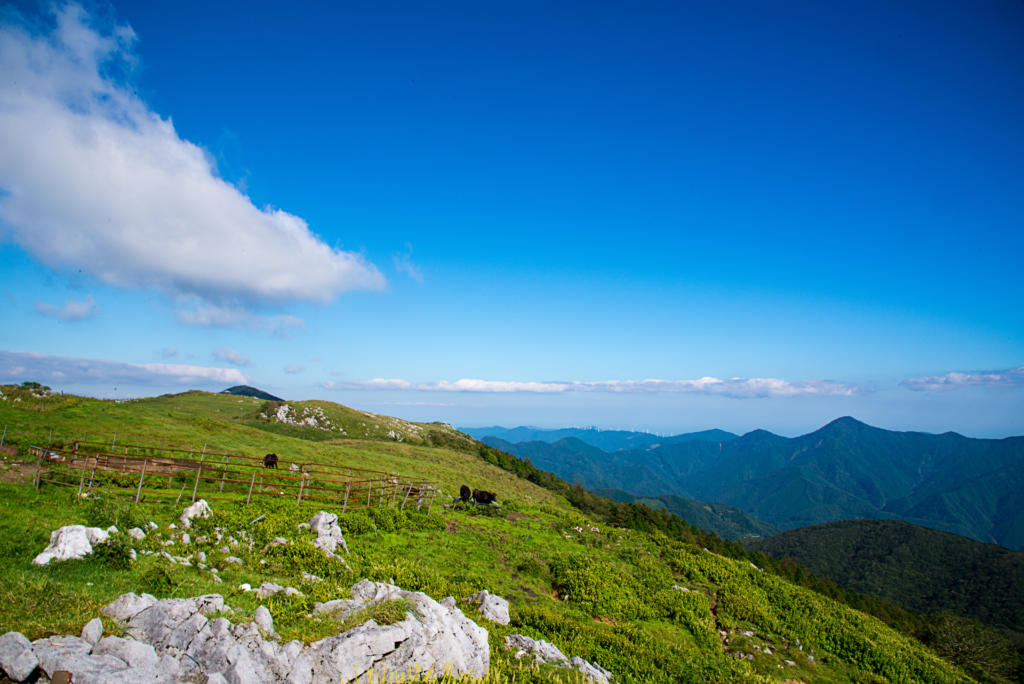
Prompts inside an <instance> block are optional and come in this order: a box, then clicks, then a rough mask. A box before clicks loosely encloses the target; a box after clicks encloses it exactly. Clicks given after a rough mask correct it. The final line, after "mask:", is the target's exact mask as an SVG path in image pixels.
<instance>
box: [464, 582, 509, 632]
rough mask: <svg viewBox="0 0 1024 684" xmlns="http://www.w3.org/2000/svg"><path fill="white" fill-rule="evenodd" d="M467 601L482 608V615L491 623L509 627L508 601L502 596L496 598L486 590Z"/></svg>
mask: <svg viewBox="0 0 1024 684" xmlns="http://www.w3.org/2000/svg"><path fill="white" fill-rule="evenodd" d="M466 600H467V601H469V602H470V603H474V604H476V605H478V606H480V615H482V616H483V617H485V618H487V619H488V620H490V621H491V622H497V623H498V624H499V625H507V624H508V623H509V620H510V619H509V615H508V601H506V600H505V599H503V598H501V597H500V596H495V595H494V594H492V593H490V592H489V591H487V590H486V589H484V590H483V591H479V592H477V593H475V594H473V595H472V596H470V597H469V598H468V599H466Z"/></svg>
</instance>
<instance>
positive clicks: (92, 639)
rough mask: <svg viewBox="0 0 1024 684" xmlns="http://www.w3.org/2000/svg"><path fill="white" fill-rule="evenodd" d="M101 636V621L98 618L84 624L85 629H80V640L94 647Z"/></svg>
mask: <svg viewBox="0 0 1024 684" xmlns="http://www.w3.org/2000/svg"><path fill="white" fill-rule="evenodd" d="M102 636H103V621H102V620H100V619H99V618H93V619H92V620H89V622H87V623H85V627H83V628H82V639H83V640H84V641H88V642H89V643H90V644H91V645H93V646H95V645H96V642H97V641H99V640H100V637H102Z"/></svg>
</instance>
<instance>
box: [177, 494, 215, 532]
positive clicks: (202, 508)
mask: <svg viewBox="0 0 1024 684" xmlns="http://www.w3.org/2000/svg"><path fill="white" fill-rule="evenodd" d="M211 513H213V511H212V510H211V509H210V504H208V503H206V499H200V500H199V501H196V502H195V503H194V504H192V505H191V506H189V507H188V508H186V509H185V510H184V511H182V513H181V517H180V518H179V520H180V521H181V525H182V527H191V525H192V518H208V517H210V514H211Z"/></svg>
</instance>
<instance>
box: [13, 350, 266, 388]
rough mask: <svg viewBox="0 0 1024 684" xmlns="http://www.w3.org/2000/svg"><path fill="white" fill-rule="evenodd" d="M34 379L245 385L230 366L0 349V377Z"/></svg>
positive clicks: (48, 381) (71, 382) (243, 378)
mask: <svg viewBox="0 0 1024 684" xmlns="http://www.w3.org/2000/svg"><path fill="white" fill-rule="evenodd" d="M26 380H35V381H38V382H42V383H44V384H47V385H53V386H55V387H60V386H62V385H81V384H91V385H95V384H109V385H114V384H124V385H166V384H168V383H173V384H177V385H188V386H196V387H208V386H211V385H215V386H216V387H217V388H220V387H221V386H222V385H225V384H227V385H248V384H250V381H249V379H248V378H247V377H246V376H245V375H244V374H242V372H241V371H238V370H236V369H234V368H207V367H205V366H187V365H183V364H176V363H141V364H136V363H121V362H119V361H106V360H103V359H78V358H73V357H67V356H49V355H47V354H36V353H33V352H18V351H0V381H2V382H24V381H26Z"/></svg>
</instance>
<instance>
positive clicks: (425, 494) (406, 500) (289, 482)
mask: <svg viewBox="0 0 1024 684" xmlns="http://www.w3.org/2000/svg"><path fill="white" fill-rule="evenodd" d="M111 446H112V445H110V444H107V443H105V442H103V443H100V442H86V441H77V442H74V443H73V444H71V445H70V446H65V447H63V448H60V449H57V448H43V447H37V446H33V447H31V448H30V453H32V455H34V456H35V457H36V459H37V460H36V470H35V474H34V476H33V484H34V485H35V487H36V489H39V487H40V486H41V485H42V484H47V485H55V486H62V487H77V490H78V494H79V495H82V494H86V495H87V494H91V493H92V492H96V491H103V492H111V493H114V494H120V495H129V496H133V497H134V499H135V501H136V502H139V501H145V502H147V503H174V504H179V503H180V502H181V501H182V499H183V498H185V499H187V500H188V501H195V500H196V499H206V500H208V501H233V502H244V503H246V504H248V503H250V502H251V501H253V499H254V498H262V499H263V500H267V499H268V498H273V499H278V500H280V499H284V498H288V499H292V498H294V499H295V501H296V502H297V503H298V504H299V505H301V506H309V507H321V508H324V507H332V508H335V509H340V511H341V512H342V513H345V512H347V511H350V510H355V509H360V508H367V507H371V506H376V507H383V506H398V507H399V508H405V507H406V506H415V507H416V508H417V509H419V508H420V507H421V506H424V505H426V507H427V511H428V512H429V511H430V509H431V508H432V507H433V504H434V497H435V496H436V495H437V492H438V491H439V490H438V487H437V484H436V483H435V482H430V481H427V480H424V479H420V478H409V477H403V476H401V475H399V474H398V473H391V472H385V471H379V470H368V469H365V468H353V467H346V466H331V465H324V464H319V463H315V464H313V463H301V464H300V463H292V462H289V461H284V460H279V461H278V463H277V468H267V467H264V463H263V459H261V458H254V457H251V456H243V455H241V454H227V453H217V452H207V451H206V450H205V448H204V450H203V451H202V452H198V453H197V452H195V451H194V450H191V449H190V450H185V449H180V448H167V447H152V446H142V445H139V444H136V445H130V444H128V445H120V446H114V447H113V448H111Z"/></svg>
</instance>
